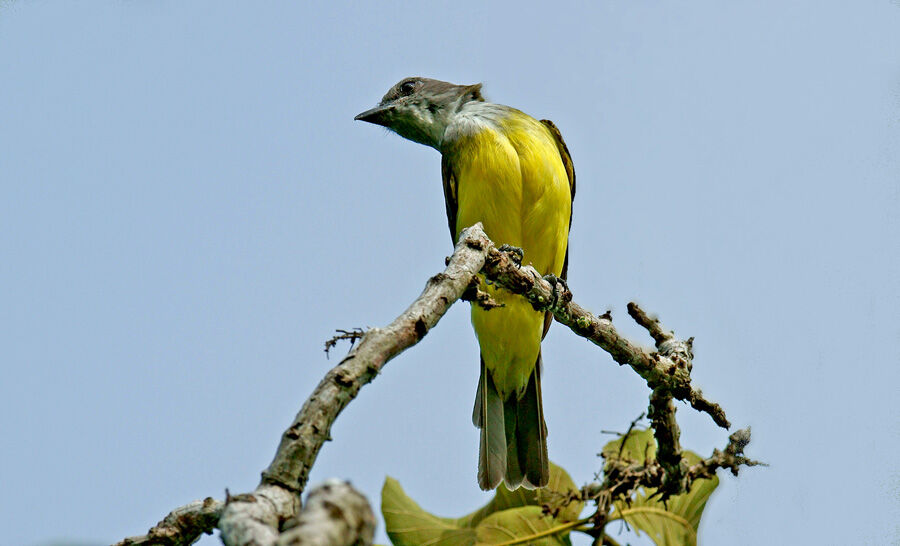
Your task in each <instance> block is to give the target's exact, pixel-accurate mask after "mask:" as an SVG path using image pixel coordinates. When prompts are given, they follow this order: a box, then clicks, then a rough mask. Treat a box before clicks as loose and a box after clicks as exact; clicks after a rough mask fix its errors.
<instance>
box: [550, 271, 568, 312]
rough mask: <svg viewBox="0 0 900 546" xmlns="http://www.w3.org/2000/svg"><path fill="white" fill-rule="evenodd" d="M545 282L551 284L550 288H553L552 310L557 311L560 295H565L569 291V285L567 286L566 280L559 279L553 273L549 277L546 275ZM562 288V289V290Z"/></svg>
mask: <svg viewBox="0 0 900 546" xmlns="http://www.w3.org/2000/svg"><path fill="white" fill-rule="evenodd" d="M544 280H545V281H547V282H548V283H550V286H552V287H553V297H552V298H551V300H550V309H551V310H552V309H556V306H557V305H559V295H560V293H564V292H566V291H568V290H569V285H568V284H566V280H565V279H562V278H560V277H557V276H556V275H554V274H553V273H550V274H549V275H544ZM560 287H562V289H561V290H560Z"/></svg>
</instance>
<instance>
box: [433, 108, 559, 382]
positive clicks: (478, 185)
mask: <svg viewBox="0 0 900 546" xmlns="http://www.w3.org/2000/svg"><path fill="white" fill-rule="evenodd" d="M450 154H451V155H450V159H451V162H452V164H453V170H454V173H455V174H456V178H457V198H458V210H457V222H456V235H458V234H459V231H460V230H461V229H463V228H465V227H468V226H470V225H472V224H474V223H476V222H482V223H483V225H484V229H485V232H486V233H487V235H488V237H490V238H491V240H493V241H494V242H495V243H496V244H497V245H501V244H510V245H513V246H517V247H520V248H522V249H523V250H524V251H525V259H524V262H523V263H525V264H529V263H530V264H531V265H533V266H534V267H535V268H536V269H537V270H538V271H539V272H540V273H541V274H542V275H545V274H548V273H553V274H556V275H559V274H560V273H561V272H562V266H563V260H564V259H565V253H566V246H567V242H568V236H569V217H570V215H571V194H570V190H569V182H568V178H567V176H566V171H565V167H564V166H563V163H562V160H561V159H560V156H559V150H558V148H557V146H556V142H555V141H554V140H553V137H552V135H551V134H550V133H549V131H548V130H547V129H546V128H545V127H544V126H543V125H542V124H541V123H540V122H538V121H537V120H535V119H533V118H531V117H529V116H526V115H525V114H522V113H521V112H517V111H514V115H513V116H512V117H510V118H509V119H508V120H507V121H506V122H504V123H502V124H501V126H500V127H499V128H497V129H484V130H482V131H480V132H478V133H477V134H474V135H471V136H467V137H463V138H461V139H459V140H458V141H457V142H456V143H455V146H454V147H453V149H452V151H451V152H450ZM482 284H483V285H484V283H482ZM488 291H489V292H490V293H491V295H492V296H493V297H494V298H495V299H496V300H498V301H499V302H501V303H503V304H505V307H502V308H497V309H492V310H489V311H486V310H484V309H482V308H480V307H478V306H472V324H473V326H474V328H475V333H476V335H477V336H478V342H479V345H480V347H481V355H482V358H484V361H485V366H486V367H487V368H488V369H489V370H490V371H491V373H492V376H493V379H494V383H495V384H496V386H497V390H498V391H499V392H500V394H501V396H503V398H507V397H508V396H509V395H510V394H512V393H516V394H519V395H520V394H521V393H522V391H523V390H524V389H525V387H526V386H527V384H528V378H529V376H530V375H531V371H532V370H533V369H534V365H535V361H536V360H537V356H538V353H539V352H540V345H541V335H542V331H543V322H544V319H543V313H539V312H536V311H535V310H534V309H533V308H532V307H531V305H530V304H528V302H526V301H525V300H524V299H523V298H522V297H520V296H515V295H512V294H509V293H508V292H505V291H503V290H498V289H497V288H496V287H494V286H489V287H488Z"/></svg>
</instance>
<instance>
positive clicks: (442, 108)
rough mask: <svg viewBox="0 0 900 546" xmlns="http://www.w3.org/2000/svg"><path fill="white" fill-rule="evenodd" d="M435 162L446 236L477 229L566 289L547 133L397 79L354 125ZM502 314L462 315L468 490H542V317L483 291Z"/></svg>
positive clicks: (469, 100) (537, 124)
mask: <svg viewBox="0 0 900 546" xmlns="http://www.w3.org/2000/svg"><path fill="white" fill-rule="evenodd" d="M356 119H357V120H362V121H367V122H369V123H375V124H377V125H382V126H384V127H387V128H389V129H391V130H393V131H394V132H396V133H397V134H399V135H400V136H402V137H404V138H407V139H409V140H412V141H414V142H418V143H420V144H424V145H426V146H430V147H432V148H434V149H436V150H437V151H439V152H440V153H441V171H442V174H443V180H444V198H445V200H446V205H447V220H448V221H449V224H450V234H451V236H452V237H453V241H454V242H456V240H457V238H458V237H459V232H460V230H462V229H464V228H466V227H468V226H471V225H472V224H474V223H476V222H481V223H482V224H483V225H484V230H485V232H486V233H487V235H488V237H490V238H491V240H493V241H495V242H497V243H504V244H507V245H511V246H513V247H517V248H521V249H522V250H523V251H524V256H525V258H526V260H527V261H528V262H531V265H533V266H534V267H535V268H536V269H537V270H538V271H539V272H540V273H541V274H544V275H547V274H552V275H556V276H558V277H560V278H565V276H566V269H567V265H568V240H569V226H570V224H571V218H572V198H573V197H574V195H575V172H574V169H573V167H572V160H571V157H570V156H569V151H568V149H567V148H566V144H565V142H563V139H562V136H561V135H560V133H559V130H557V128H556V126H555V125H553V123H551V122H550V121H547V120H541V121H538V120H536V119H534V118H532V117H531V116H529V115H527V114H524V113H523V112H520V111H519V110H516V109H515V108H510V107H509V106H503V105H500V104H493V103H490V102H486V101H485V100H484V98H483V97H482V95H481V84H476V85H454V84H452V83H448V82H442V81H438V80H432V79H428V78H419V77H414V78H406V79H404V80H401V81H400V82H399V83H397V84H396V85H394V86H393V87H392V88H391V89H390V90H389V91H388V92H387V94H386V95H385V96H384V98H383V99H382V100H381V102H380V103H379V105H378V106H377V107H375V108H373V109H371V110H368V111H366V112H363V113H361V114H359V115H358V116H356ZM487 290H488V291H489V293H490V294H491V296H492V297H493V298H494V299H495V300H497V301H498V302H500V303H502V304H503V307H500V308H495V309H491V310H485V309H483V308H481V307H479V306H477V305H473V306H472V325H473V326H474V327H475V333H476V335H477V336H478V343H479V346H480V348H481V378H480V380H479V385H478V391H477V394H476V397H475V410H474V412H473V417H472V420H473V422H474V423H475V426H477V427H479V428H480V429H481V443H480V449H479V455H478V484H479V486H480V487H481V488H482V489H485V490H489V489H494V488H495V487H497V485H499V483H500V481H501V480H502V481H504V482H505V483H506V486H507V487H508V488H509V489H516V488H517V487H519V486H524V487H526V488H530V489H531V488H536V487H543V486H545V485H547V482H548V480H549V466H548V461H547V426H546V424H545V423H544V412H543V408H542V406H541V340H542V339H543V337H544V335H546V333H547V329H548V328H549V327H550V323H551V319H552V317H551V316H550V315H549V313H548V314H543V313H539V312H537V311H535V310H534V309H533V308H532V307H531V305H530V304H529V303H528V302H527V301H525V299H523V298H522V297H520V296H516V295H513V294H510V293H508V292H504V291H502V290H500V289H497V288H496V287H495V286H488V287H487Z"/></svg>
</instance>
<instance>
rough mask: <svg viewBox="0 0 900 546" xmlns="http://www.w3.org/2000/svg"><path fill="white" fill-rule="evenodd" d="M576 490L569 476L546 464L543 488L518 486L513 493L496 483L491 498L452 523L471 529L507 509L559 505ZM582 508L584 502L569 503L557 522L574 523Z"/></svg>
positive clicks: (558, 516) (560, 469)
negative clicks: (547, 478)
mask: <svg viewBox="0 0 900 546" xmlns="http://www.w3.org/2000/svg"><path fill="white" fill-rule="evenodd" d="M578 490H579V489H578V487H576V486H575V482H573V481H572V478H571V477H570V476H569V474H568V472H566V471H565V470H563V469H562V468H561V467H559V466H557V465H555V464H553V463H552V462H551V463H550V482H549V483H548V484H547V487H544V488H542V489H525V488H524V487H520V488H518V489H516V490H514V491H510V490H509V489H507V488H506V486H505V485H503V484H500V486H499V487H497V489H496V492H495V494H494V498H493V499H491V501H490V502H488V503H487V504H486V505H485V506H483V507H482V508H481V509H479V510H476V511H475V512H472V513H471V514H468V515H466V516H463V517H461V518H459V519H457V520H455V521H456V523H457V524H458V525H459V526H461V527H475V526H476V525H478V524H479V523H480V522H481V521H482V520H483V519H484V518H486V517H488V516H489V515H491V514H493V513H495V512H500V511H502V510H507V509H510V508H519V507H522V506H542V505H544V504H551V505H553V504H554V503H559V502H560V500H562V499H563V498H565V497H566V496H567V495H569V494H570V493H572V492H577V491H578ZM583 509H584V502H582V501H580V500H576V501H572V502H571V503H569V504H567V505H566V506H565V508H563V509H562V510H561V511H560V513H559V514H558V515H557V517H556V519H558V520H559V521H575V520H576V519H578V515H579V514H581V511H582V510H583Z"/></svg>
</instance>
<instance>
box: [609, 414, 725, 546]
mask: <svg viewBox="0 0 900 546" xmlns="http://www.w3.org/2000/svg"><path fill="white" fill-rule="evenodd" d="M621 445H622V441H621V439H619V440H615V441H613V442H610V443H608V444H607V445H606V447H604V448H603V455H604V456H605V457H606V458H607V460H609V459H611V458H616V457H617V456H618V453H619V447H620V446H621ZM655 456H656V440H655V438H654V437H653V431H652V430H649V429H648V430H638V431H632V433H631V434H629V435H628V438H627V439H626V440H625V446H624V447H623V448H622V455H621V457H622V459H626V460H629V461H633V462H636V463H640V464H643V463H645V462H646V460H647V459H649V460H652V459H653V458H654V457H655ZM682 456H683V457H684V459H685V461H686V462H687V463H688V464H689V465H691V464H696V463H697V462H699V461H700V460H701V457H700V456H699V455H697V454H696V453H693V452H690V451H685V452H683V453H682ZM718 485H719V478H717V477H713V478H712V479H709V480H696V481H694V483H693V484H692V485H691V490H690V491H689V492H688V493H685V494H683V495H675V496H672V497H670V498H669V500H668V501H666V503H665V504H664V503H663V502H661V501H660V500H659V497H658V496H657V497H653V498H652V499H651V498H650V497H651V496H653V494H654V493H656V489H654V488H643V487H642V488H639V489H638V493H637V494H636V495H635V496H634V498H633V499H632V500H631V504H630V505H629V504H627V503H625V502H624V501H617V502H615V503H614V505H613V511H612V513H611V514H610V519H609V521H614V520H616V519H624V520H625V521H627V522H628V524H629V525H630V526H632V527H633V528H634V529H635V532H636V533H637V534H638V535H640V534H641V533H640V532H641V531H643V532H645V533H647V535H649V536H650V538H651V539H652V540H653V542H654V543H655V544H656V546H682V545H688V546H696V544H697V528H698V527H699V526H700V516H702V515H703V509H704V508H705V507H706V501H708V500H709V496H710V495H711V494H712V492H713V491H715V489H716V487H717V486H718Z"/></svg>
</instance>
